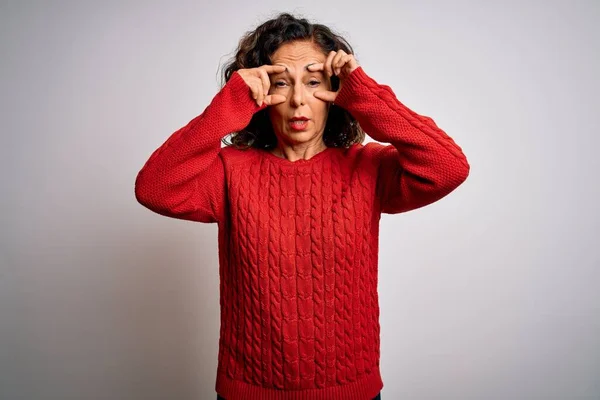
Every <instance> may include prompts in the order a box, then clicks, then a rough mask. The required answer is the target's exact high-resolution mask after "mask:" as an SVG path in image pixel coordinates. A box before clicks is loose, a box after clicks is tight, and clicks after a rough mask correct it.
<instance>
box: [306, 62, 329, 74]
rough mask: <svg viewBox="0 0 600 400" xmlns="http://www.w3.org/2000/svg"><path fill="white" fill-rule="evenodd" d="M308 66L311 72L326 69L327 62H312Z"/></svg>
mask: <svg viewBox="0 0 600 400" xmlns="http://www.w3.org/2000/svg"><path fill="white" fill-rule="evenodd" d="M307 68H308V70H309V71H311V72H317V71H323V70H324V69H325V63H314V64H310V65H309V66H308V67H307Z"/></svg>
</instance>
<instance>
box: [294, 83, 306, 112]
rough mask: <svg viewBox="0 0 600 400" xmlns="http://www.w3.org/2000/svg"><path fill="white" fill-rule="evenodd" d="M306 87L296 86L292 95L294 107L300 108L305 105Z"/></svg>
mask: <svg viewBox="0 0 600 400" xmlns="http://www.w3.org/2000/svg"><path fill="white" fill-rule="evenodd" d="M304 92H305V90H304V87H303V85H302V84H297V85H295V86H294V92H293V93H292V104H293V106H294V107H299V106H301V105H302V104H304V96H305V95H306V93H304Z"/></svg>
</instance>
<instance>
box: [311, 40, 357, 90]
mask: <svg viewBox="0 0 600 400" xmlns="http://www.w3.org/2000/svg"><path fill="white" fill-rule="evenodd" d="M358 67H359V65H358V62H357V61H356V59H355V58H354V55H353V54H348V53H346V52H345V51H344V50H338V51H337V52H335V51H333V50H332V51H330V52H329V55H328V56H327V60H326V61H325V62H324V63H317V64H312V65H310V66H309V67H308V70H309V71H313V72H314V71H325V75H326V76H327V77H328V78H331V77H332V76H333V75H336V76H337V77H338V78H340V87H339V89H338V90H337V92H333V91H331V90H325V91H324V90H317V91H315V92H314V96H315V97H316V98H317V99H320V100H323V101H330V102H334V101H335V99H336V97H337V95H338V93H339V92H340V90H342V86H343V85H344V80H345V79H346V78H347V77H348V76H349V75H350V74H351V73H352V71H354V70H355V69H356V68H358Z"/></svg>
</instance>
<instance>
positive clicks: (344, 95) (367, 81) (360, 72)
mask: <svg viewBox="0 0 600 400" xmlns="http://www.w3.org/2000/svg"><path fill="white" fill-rule="evenodd" d="M360 86H371V87H377V86H379V85H378V83H377V82H375V80H373V78H371V77H370V76H368V75H367V74H366V73H365V70H364V69H363V67H362V66H360V65H359V66H358V68H356V69H355V70H354V71H352V72H351V73H350V75H348V77H347V78H346V80H345V81H344V84H343V85H342V89H341V90H340V91H339V93H338V95H337V97H336V99H335V101H334V104H336V105H339V106H340V107H342V108H345V109H348V105H349V104H350V103H352V101H353V96H354V94H353V93H356V92H357V90H356V88H358V87H360Z"/></svg>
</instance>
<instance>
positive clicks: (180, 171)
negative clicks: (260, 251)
mask: <svg viewBox="0 0 600 400" xmlns="http://www.w3.org/2000/svg"><path fill="white" fill-rule="evenodd" d="M265 107H266V104H263V105H262V106H260V107H259V106H258V104H256V102H255V100H254V99H253V98H252V96H251V90H250V87H249V86H248V85H246V82H244V80H243V79H242V77H241V76H240V75H239V74H238V73H237V71H236V72H234V73H233V75H232V76H231V78H230V79H229V81H227V83H226V84H225V85H224V86H223V88H222V89H221V90H220V91H219V92H218V93H217V94H216V95H215V97H214V98H213V99H212V101H211V103H210V104H209V105H208V106H207V107H206V108H205V110H204V111H203V112H202V114H200V115H198V116H197V117H195V118H193V119H192V120H191V121H190V122H188V123H187V124H186V125H185V126H184V127H182V128H180V129H178V130H177V131H175V132H174V133H172V134H171V136H169V138H168V139H167V140H166V141H165V142H164V143H163V144H162V145H161V146H160V147H159V148H157V149H156V150H155V151H154V152H153V153H152V154H151V155H150V158H149V159H148V160H147V161H146V163H145V164H144V166H143V167H142V169H141V170H140V171H139V173H138V175H137V177H136V180H135V196H136V199H137V200H138V202H139V203H140V204H142V205H143V206H145V207H147V208H148V209H150V210H152V211H154V212H156V213H158V214H161V215H165V216H168V217H172V218H179V219H186V220H192V221H198V222H219V221H222V220H223V218H224V215H223V214H224V210H225V204H226V198H225V171H224V165H223V160H222V158H221V139H222V138H223V137H224V136H226V135H227V134H229V133H231V132H236V131H239V130H241V129H243V128H244V127H246V126H247V125H248V124H249V123H250V120H251V119H252V116H253V114H254V113H255V112H257V111H259V110H261V109H263V108H265Z"/></svg>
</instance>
